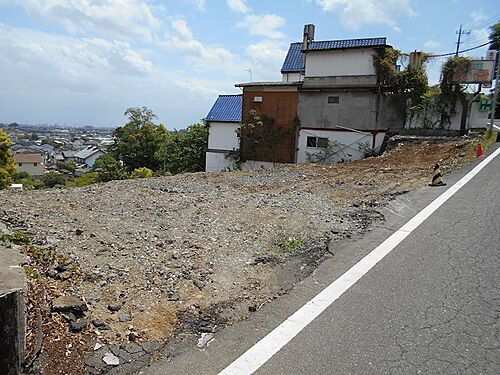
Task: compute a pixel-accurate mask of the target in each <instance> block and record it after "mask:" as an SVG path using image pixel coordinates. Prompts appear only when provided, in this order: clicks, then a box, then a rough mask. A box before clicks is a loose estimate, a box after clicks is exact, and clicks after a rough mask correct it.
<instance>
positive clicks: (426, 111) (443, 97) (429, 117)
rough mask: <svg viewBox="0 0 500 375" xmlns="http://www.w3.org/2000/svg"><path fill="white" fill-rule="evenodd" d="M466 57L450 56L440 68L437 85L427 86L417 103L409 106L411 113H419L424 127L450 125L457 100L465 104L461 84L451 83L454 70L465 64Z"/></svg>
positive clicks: (466, 62) (465, 99) (433, 127)
mask: <svg viewBox="0 0 500 375" xmlns="http://www.w3.org/2000/svg"><path fill="white" fill-rule="evenodd" d="M468 63H469V58H467V57H461V56H458V57H456V56H455V57H451V58H449V59H448V60H447V61H446V62H445V63H444V64H443V66H442V68H441V82H440V83H439V85H436V86H432V87H428V88H427V90H426V91H425V92H424V93H423V94H422V96H421V98H420V100H419V101H418V103H416V104H415V103H413V102H412V106H411V107H410V113H411V114H412V115H419V116H420V117H421V119H422V121H423V126H424V128H429V129H431V128H432V129H435V128H437V129H446V128H449V126H450V125H451V121H452V118H453V116H455V115H456V114H457V110H456V108H457V102H458V101H460V102H461V103H462V106H463V107H464V108H465V107H466V106H467V97H466V93H465V89H464V86H463V85H460V84H451V83H450V82H452V77H453V74H454V72H456V70H457V69H458V68H459V67H460V66H464V65H467V64H468Z"/></svg>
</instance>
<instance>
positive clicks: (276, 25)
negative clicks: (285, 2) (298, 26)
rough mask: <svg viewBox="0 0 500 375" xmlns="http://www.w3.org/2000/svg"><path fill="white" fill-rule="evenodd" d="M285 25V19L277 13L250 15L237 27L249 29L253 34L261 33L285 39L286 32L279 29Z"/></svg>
mask: <svg viewBox="0 0 500 375" xmlns="http://www.w3.org/2000/svg"><path fill="white" fill-rule="evenodd" d="M284 25H285V19H284V18H283V17H280V16H277V15H275V14H265V15H254V14H251V15H248V16H246V17H245V18H244V19H243V21H241V22H239V23H238V24H237V27H242V28H246V29H248V32H249V33H250V34H251V35H260V36H264V37H266V38H271V39H283V38H285V34H283V32H281V31H279V30H278V29H280V28H281V27H282V26H284Z"/></svg>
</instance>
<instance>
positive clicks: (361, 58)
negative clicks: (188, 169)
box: [207, 25, 405, 170]
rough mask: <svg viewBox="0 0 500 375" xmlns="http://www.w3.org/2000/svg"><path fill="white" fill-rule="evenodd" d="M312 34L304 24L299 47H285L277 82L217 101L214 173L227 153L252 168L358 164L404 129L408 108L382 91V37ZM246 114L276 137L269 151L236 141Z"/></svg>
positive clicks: (247, 86) (211, 117)
mask: <svg viewBox="0 0 500 375" xmlns="http://www.w3.org/2000/svg"><path fill="white" fill-rule="evenodd" d="M314 33H315V27H314V25H306V26H305V27H304V34H303V41H302V42H294V43H291V44H290V48H289V50H288V53H287V55H286V57H285V60H284V62H283V66H282V68H281V74H282V80H281V81H279V82H248V83H240V84H237V85H236V87H239V88H240V89H241V90H242V91H243V95H237V96H234V95H233V96H224V95H223V96H221V97H219V98H218V99H217V101H216V103H215V104H214V107H213V108H212V109H211V111H210V113H209V114H208V116H207V122H209V123H210V124H211V125H210V126H211V131H210V138H209V148H210V150H209V153H207V166H208V165H210V168H211V169H212V170H221V169H220V166H225V165H226V164H227V162H226V163H224V162H223V159H222V156H220V155H218V156H217V157H216V156H215V154H217V153H219V154H221V153H224V152H226V153H227V151H228V150H231V151H232V152H236V151H237V150H239V152H240V155H241V157H242V159H243V160H246V161H247V163H246V164H248V165H249V166H250V167H249V168H252V167H267V166H272V165H276V164H279V163H307V162H311V161H313V162H314V161H321V162H326V163H336V162H340V161H348V160H356V159H361V158H363V157H364V155H365V154H366V153H368V152H369V153H376V152H377V151H378V150H380V148H381V145H382V142H383V140H384V137H385V134H386V132H387V131H389V130H394V129H400V128H403V127H404V122H405V108H404V105H405V104H404V103H403V104H401V101H399V98H397V97H395V96H394V95H392V94H391V93H390V92H389V91H388V90H384V88H383V87H382V86H381V84H380V82H379V77H378V75H377V71H376V69H375V66H374V57H375V56H377V55H379V54H380V53H382V52H383V51H384V49H385V48H388V47H390V46H389V45H388V44H387V40H386V38H385V37H375V38H361V39H335V40H323V41H316V40H315V39H314ZM394 68H395V69H396V67H394ZM236 97H238V99H236ZM236 108H238V109H239V111H240V112H239V113H238V116H236V112H233V111H237V110H236ZM251 110H255V111H256V112H257V113H258V114H259V115H260V116H261V117H266V118H268V119H271V120H272V121H270V123H271V124H272V125H270V126H272V127H274V128H275V129H276V131H279V132H281V133H280V136H279V137H274V138H275V139H277V142H276V144H273V147H271V148H270V147H269V144H267V145H258V144H256V143H255V142H254V140H251V139H250V138H249V136H248V134H247V131H246V130H244V129H243V130H242V131H241V134H240V138H241V139H237V137H234V136H233V133H236V132H237V129H238V122H245V121H246V118H247V117H248V114H249V113H250V111H251ZM231 116H233V117H231ZM212 124H215V125H212ZM212 129H213V130H212ZM238 141H239V142H238ZM325 153H331V155H327V157H324V155H325ZM209 154H210V155H209ZM209 158H210V163H209ZM319 158H322V159H321V160H320V159H319ZM245 166H246V165H243V167H244V168H245ZM225 168H226V167H225ZM208 169H209V167H207V170H208Z"/></svg>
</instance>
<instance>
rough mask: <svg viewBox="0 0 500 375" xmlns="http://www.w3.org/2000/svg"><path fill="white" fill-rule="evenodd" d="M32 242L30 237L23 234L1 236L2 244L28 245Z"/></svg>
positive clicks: (15, 233) (14, 233) (0, 241)
mask: <svg viewBox="0 0 500 375" xmlns="http://www.w3.org/2000/svg"><path fill="white" fill-rule="evenodd" d="M29 242H30V239H29V238H28V236H26V235H25V234H24V233H22V232H12V233H11V234H0V244H10V243H13V244H16V245H26V244H28V243H29Z"/></svg>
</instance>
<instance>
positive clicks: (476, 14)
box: [470, 9, 488, 22]
mask: <svg viewBox="0 0 500 375" xmlns="http://www.w3.org/2000/svg"><path fill="white" fill-rule="evenodd" d="M470 18H472V20H473V21H474V22H481V21H483V20H485V19H488V17H487V16H486V15H485V14H484V13H483V10H482V9H476V10H475V11H473V12H472V13H471V14H470Z"/></svg>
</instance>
